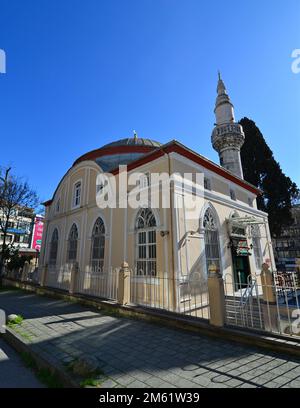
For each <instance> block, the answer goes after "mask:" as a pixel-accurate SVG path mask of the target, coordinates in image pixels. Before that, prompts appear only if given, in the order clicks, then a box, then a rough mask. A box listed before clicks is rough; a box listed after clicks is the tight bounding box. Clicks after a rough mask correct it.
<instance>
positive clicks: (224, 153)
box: [212, 71, 245, 178]
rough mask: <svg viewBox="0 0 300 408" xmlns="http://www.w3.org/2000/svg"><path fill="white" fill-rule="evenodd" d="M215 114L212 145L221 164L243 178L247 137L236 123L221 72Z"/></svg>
mask: <svg viewBox="0 0 300 408" xmlns="http://www.w3.org/2000/svg"><path fill="white" fill-rule="evenodd" d="M214 112H215V116H216V126H215V128H214V130H213V133H212V145H213V148H214V149H215V150H216V151H217V152H218V153H219V157H220V164H221V166H223V167H225V168H226V169H227V170H230V171H231V172H232V173H234V174H235V175H237V176H239V177H241V178H243V169H242V163H241V157H240V150H241V147H242V145H243V144H244V140H245V135H244V132H243V128H242V126H241V125H240V124H238V123H236V122H235V118H234V107H233V104H232V102H231V100H230V98H229V96H228V94H227V91H226V87H225V84H224V82H223V80H222V79H221V74H220V71H218V85H217V99H216V105H215V110H214Z"/></svg>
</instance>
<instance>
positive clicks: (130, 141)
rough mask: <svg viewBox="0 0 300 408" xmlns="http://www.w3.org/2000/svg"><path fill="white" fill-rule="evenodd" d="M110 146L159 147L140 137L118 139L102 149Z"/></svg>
mask: <svg viewBox="0 0 300 408" xmlns="http://www.w3.org/2000/svg"><path fill="white" fill-rule="evenodd" d="M111 146H151V147H160V146H162V144H161V143H159V142H156V141H155V140H152V139H144V138H141V137H127V138H126V139H120V140H117V141H115V142H112V143H108V144H106V145H104V146H103V148H106V147H111Z"/></svg>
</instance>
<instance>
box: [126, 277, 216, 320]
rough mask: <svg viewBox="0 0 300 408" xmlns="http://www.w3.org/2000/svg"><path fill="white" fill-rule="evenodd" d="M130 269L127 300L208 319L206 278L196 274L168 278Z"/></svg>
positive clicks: (136, 303)
mask: <svg viewBox="0 0 300 408" xmlns="http://www.w3.org/2000/svg"><path fill="white" fill-rule="evenodd" d="M135 272H136V271H135V270H133V271H131V279H130V286H131V289H130V293H131V303H132V304H134V305H140V306H144V307H149V308H154V309H160V310H166V311H169V312H175V313H180V314H183V315H188V316H192V317H197V318H202V319H209V297H208V287H207V280H206V279H204V278H203V277H202V276H201V275H200V274H199V275H198V274H192V275H189V276H188V275H187V276H182V277H180V278H170V277H168V276H166V274H164V275H163V276H161V275H160V274H158V275H157V276H152V275H140V274H137V273H135Z"/></svg>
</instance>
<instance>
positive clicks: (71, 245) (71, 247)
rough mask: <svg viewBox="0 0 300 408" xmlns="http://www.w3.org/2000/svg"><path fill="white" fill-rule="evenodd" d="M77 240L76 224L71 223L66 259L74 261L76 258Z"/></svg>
mask: <svg viewBox="0 0 300 408" xmlns="http://www.w3.org/2000/svg"><path fill="white" fill-rule="evenodd" d="M77 241H78V230H77V227H76V224H73V225H72V228H71V231H70V234H69V240H68V260H69V261H73V262H75V261H76V258H77Z"/></svg>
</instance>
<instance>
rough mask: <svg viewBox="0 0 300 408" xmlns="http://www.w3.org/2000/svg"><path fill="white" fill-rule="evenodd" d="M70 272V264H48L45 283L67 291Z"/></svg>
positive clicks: (69, 282)
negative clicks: (57, 265)
mask: <svg viewBox="0 0 300 408" xmlns="http://www.w3.org/2000/svg"><path fill="white" fill-rule="evenodd" d="M71 273H72V265H64V266H61V267H56V266H55V265H49V266H48V270H47V275H46V282H45V285H46V286H49V287H52V288H56V289H61V290H66V291H68V290H69V289H70V284H71Z"/></svg>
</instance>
